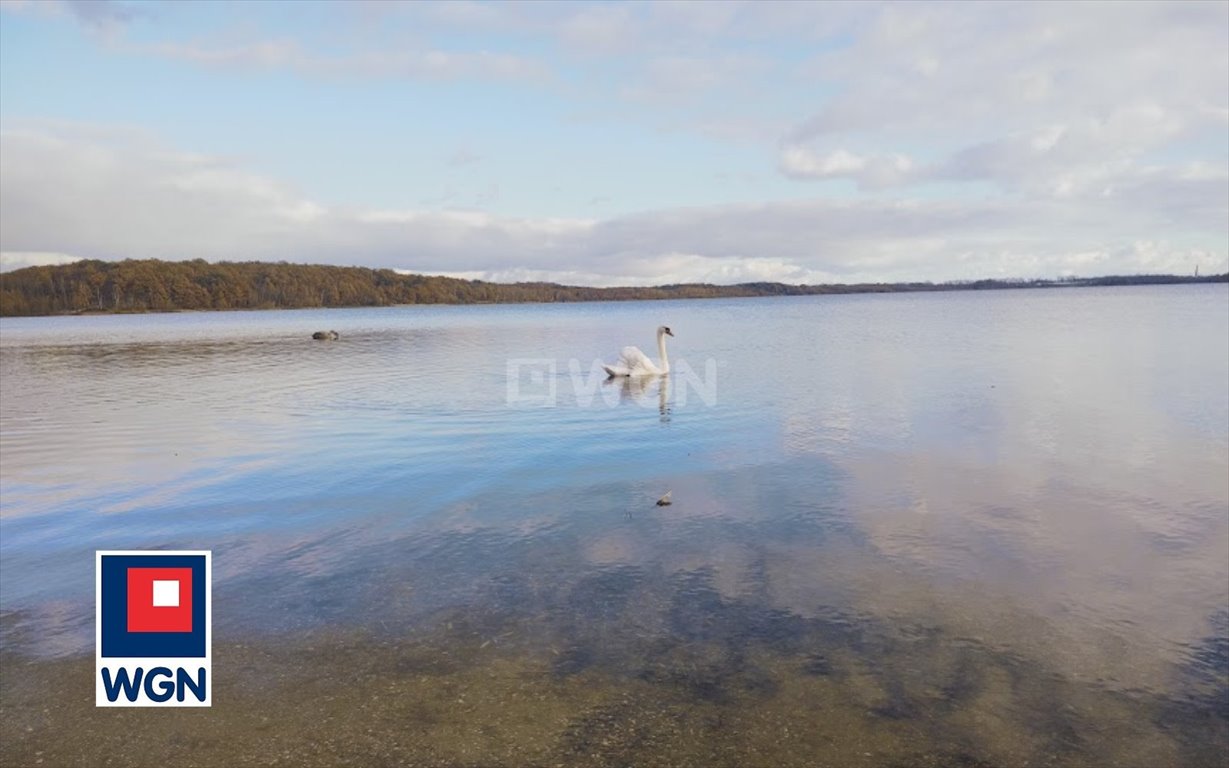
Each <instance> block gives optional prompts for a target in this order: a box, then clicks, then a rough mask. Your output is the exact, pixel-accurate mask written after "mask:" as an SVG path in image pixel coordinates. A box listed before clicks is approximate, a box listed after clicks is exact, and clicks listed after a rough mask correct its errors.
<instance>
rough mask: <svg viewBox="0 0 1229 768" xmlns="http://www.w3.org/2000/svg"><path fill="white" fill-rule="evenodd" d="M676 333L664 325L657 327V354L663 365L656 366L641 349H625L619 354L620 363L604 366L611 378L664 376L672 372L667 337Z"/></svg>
mask: <svg viewBox="0 0 1229 768" xmlns="http://www.w3.org/2000/svg"><path fill="white" fill-rule="evenodd" d="M673 335H674V332H673V331H671V330H670V329H669V328H667V327H666V326H664V325H659V326H657V354H658V355H659V356H660V357H661V365H657V364H655V363H654V362H653V361H652V360H650V359H649V356H648V355H646V354H645V353H643V352H641V351H640V348H639V347H624V348H623V351H622V352H620V353H619V362H617V363H613V364H611V365H603V366H602V368H605V369H606V373H608V374H610V375H611V376H664V375H665V374H667V373H669V372H670V358H669V357H667V356H666V337H667V336H673Z"/></svg>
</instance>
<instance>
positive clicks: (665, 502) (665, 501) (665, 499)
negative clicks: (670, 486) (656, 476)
mask: <svg viewBox="0 0 1229 768" xmlns="http://www.w3.org/2000/svg"><path fill="white" fill-rule="evenodd" d="M671 493H674V491H666V495H665V496H662V497H661V498H660V499H658V500H657V506H659V507H668V506H670V505H671V504H673V503H674V502H673V501H670V494H671Z"/></svg>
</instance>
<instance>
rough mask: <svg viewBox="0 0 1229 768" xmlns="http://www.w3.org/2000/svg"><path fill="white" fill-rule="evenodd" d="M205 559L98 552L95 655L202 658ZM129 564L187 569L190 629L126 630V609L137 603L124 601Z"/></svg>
mask: <svg viewBox="0 0 1229 768" xmlns="http://www.w3.org/2000/svg"><path fill="white" fill-rule="evenodd" d="M205 560H206V556H205V555H181V554H175V555H171V554H167V555H160V554H156V553H149V554H140V555H118V554H114V555H113V554H103V555H100V559H99V565H98V567H99V582H100V585H101V588H100V591H99V596H98V599H99V600H100V601H101V605H100V606H99V621H100V629H101V631H100V633H99V642H100V644H101V646H100V648H99V655H100V656H102V657H103V658H159V657H165V658H205V657H206V655H207V648H206V632H205V630H206V608H207V606H206V604H205V591H206V578H207V576H206V565H205ZM133 568H137V569H139V568H157V569H166V568H187V569H191V572H192V587H191V591H192V594H191V604H192V629H191V631H190V632H148V631H145V632H133V631H129V611H130V610H133V609H136V608H137V607H136V606H130V605H129V590H128V585H129V578H128V571H129V569H133ZM185 607H186V606H185Z"/></svg>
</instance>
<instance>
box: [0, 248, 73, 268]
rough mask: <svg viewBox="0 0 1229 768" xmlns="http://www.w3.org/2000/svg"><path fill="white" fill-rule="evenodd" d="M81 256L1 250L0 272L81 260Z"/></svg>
mask: <svg viewBox="0 0 1229 768" xmlns="http://www.w3.org/2000/svg"><path fill="white" fill-rule="evenodd" d="M80 260H81V257H80V256H69V255H68V254H67V253H42V252H37V251H0V272H8V271H9V270H13V269H22V268H24V267H51V266H55V265H57V264H71V263H73V262H74V261H80Z"/></svg>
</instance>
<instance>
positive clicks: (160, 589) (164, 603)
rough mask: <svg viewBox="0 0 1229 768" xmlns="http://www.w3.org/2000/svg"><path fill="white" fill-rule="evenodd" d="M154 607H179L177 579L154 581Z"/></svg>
mask: <svg viewBox="0 0 1229 768" xmlns="http://www.w3.org/2000/svg"><path fill="white" fill-rule="evenodd" d="M154 607H155V608H178V607H179V582H178V581H157V580H155V581H154Z"/></svg>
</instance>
